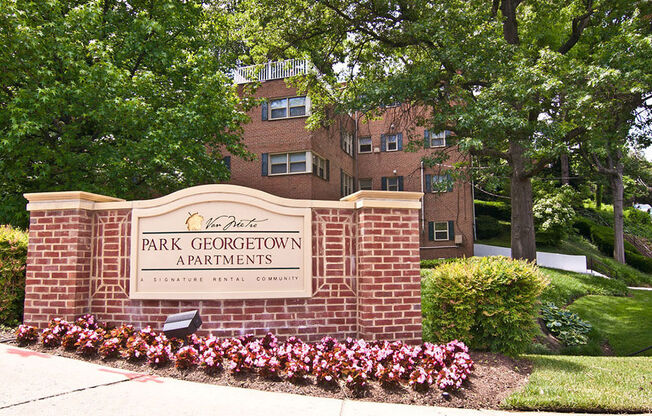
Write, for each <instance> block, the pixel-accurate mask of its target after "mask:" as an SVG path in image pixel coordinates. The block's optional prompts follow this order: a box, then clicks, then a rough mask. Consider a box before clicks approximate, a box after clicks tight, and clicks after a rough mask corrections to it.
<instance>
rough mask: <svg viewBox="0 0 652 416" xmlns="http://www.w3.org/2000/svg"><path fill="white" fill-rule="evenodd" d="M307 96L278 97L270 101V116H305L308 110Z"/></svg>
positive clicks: (272, 117) (273, 118) (275, 117)
mask: <svg viewBox="0 0 652 416" xmlns="http://www.w3.org/2000/svg"><path fill="white" fill-rule="evenodd" d="M307 102H308V100H307V98H306V97H305V96H303V97H291V98H278V99H275V100H270V101H269V109H270V114H269V118H270V119H272V120H276V119H279V118H290V117H301V116H305V115H306V114H307V113H308V111H307V107H308V106H307Z"/></svg>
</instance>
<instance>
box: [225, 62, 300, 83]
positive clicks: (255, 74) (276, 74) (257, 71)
mask: <svg viewBox="0 0 652 416" xmlns="http://www.w3.org/2000/svg"><path fill="white" fill-rule="evenodd" d="M312 70H313V66H312V64H311V63H310V62H309V61H308V60H307V59H286V60H285V61H277V62H267V63H265V64H259V65H250V66H242V67H240V68H237V69H236V70H234V71H233V80H234V81H235V83H236V84H246V83H249V82H255V81H260V82H263V81H271V80H273V79H283V78H288V77H292V76H295V75H303V74H307V73H308V72H310V71H312Z"/></svg>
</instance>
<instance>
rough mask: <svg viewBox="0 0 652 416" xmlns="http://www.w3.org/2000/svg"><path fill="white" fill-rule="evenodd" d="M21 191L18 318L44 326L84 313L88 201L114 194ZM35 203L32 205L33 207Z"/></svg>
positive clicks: (88, 261)
mask: <svg viewBox="0 0 652 416" xmlns="http://www.w3.org/2000/svg"><path fill="white" fill-rule="evenodd" d="M42 195H43V194H26V195H25V197H26V198H27V199H28V200H29V201H30V204H29V205H28V210H31V213H30V227H29V245H28V250H27V271H26V284H25V314H24V318H23V321H24V323H26V324H29V325H34V326H37V327H40V328H42V327H45V326H46V325H47V323H48V322H49V320H50V319H52V318H54V317H61V318H64V319H66V320H73V319H75V317H77V316H78V315H81V314H84V313H87V312H89V289H90V287H89V285H90V271H91V239H92V232H93V211H92V208H93V205H94V202H100V201H105V200H111V201H116V199H115V198H108V197H102V196H99V195H94V194H89V193H85V192H59V193H53V194H50V195H48V197H49V198H50V199H48V200H47V202H45V201H43V200H41V199H39V198H41V197H42ZM35 206H37V208H35Z"/></svg>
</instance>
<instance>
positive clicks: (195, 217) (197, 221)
mask: <svg viewBox="0 0 652 416" xmlns="http://www.w3.org/2000/svg"><path fill="white" fill-rule="evenodd" d="M202 222H204V217H202V216H201V215H199V213H198V212H195V213H194V214H191V213H190V212H189V213H188V219H186V227H188V231H199V230H201V224H202Z"/></svg>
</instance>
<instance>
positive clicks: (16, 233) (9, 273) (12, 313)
mask: <svg viewBox="0 0 652 416" xmlns="http://www.w3.org/2000/svg"><path fill="white" fill-rule="evenodd" d="M26 261H27V233H26V232H24V231H21V230H19V229H15V228H12V227H11V226H0V324H4V325H8V326H15V325H18V324H19V323H21V322H22V321H23V303H24V301H25V263H26Z"/></svg>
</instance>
